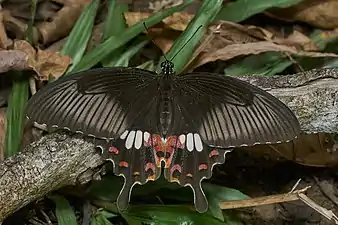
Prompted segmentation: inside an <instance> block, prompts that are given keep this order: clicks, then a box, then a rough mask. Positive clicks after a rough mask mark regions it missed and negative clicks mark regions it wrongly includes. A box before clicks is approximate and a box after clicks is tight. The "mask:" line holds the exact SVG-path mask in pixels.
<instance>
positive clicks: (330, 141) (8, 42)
mask: <svg viewBox="0 0 338 225" xmlns="http://www.w3.org/2000/svg"><path fill="white" fill-rule="evenodd" d="M46 2H48V1H46ZM50 2H52V3H44V5H43V6H44V10H41V8H40V11H39V12H40V14H39V15H40V17H41V18H42V21H41V22H38V23H36V24H35V26H34V34H35V35H34V37H35V39H34V43H35V44H36V43H40V44H41V45H42V47H43V48H42V49H40V48H39V47H37V46H34V47H33V46H31V45H29V44H28V42H25V41H22V40H14V39H11V38H8V37H7V35H6V32H5V31H6V29H7V30H8V29H9V30H11V31H12V32H14V34H15V36H16V38H19V39H20V38H23V36H24V34H25V30H26V27H27V18H28V19H29V16H28V17H27V16H26V18H25V16H22V17H21V18H18V15H20V14H22V11H20V10H23V11H24V8H20V9H19V8H17V9H15V8H10V7H7V8H5V10H4V11H3V12H2V13H1V14H0V21H2V23H0V47H1V50H0V59H3V60H2V61H1V63H0V72H6V71H9V70H12V69H20V70H23V69H29V70H33V71H34V72H35V73H36V78H37V80H39V81H47V80H49V79H50V78H53V79H58V78H59V77H60V76H61V75H62V74H63V73H64V72H65V71H66V69H67V68H68V66H69V65H70V64H71V59H70V57H67V56H60V54H58V53H57V52H56V51H57V50H58V49H59V47H56V48H54V49H53V50H49V51H46V49H44V47H46V48H48V47H50V46H51V45H50V44H52V43H53V42H54V43H53V44H55V46H57V45H58V42H59V41H60V39H61V38H64V37H65V36H67V35H68V34H69V31H70V29H71V27H72V26H73V25H74V23H75V22H76V19H77V18H78V17H79V15H80V13H81V12H82V10H83V7H84V5H85V4H86V1H76V0H72V1H70V0H68V1H67V0H63V1H62V0H59V1H54V5H53V1H50ZM309 2H311V1H303V3H300V4H297V5H296V6H292V7H288V8H285V9H273V10H272V9H270V10H268V11H266V12H265V14H266V15H268V16H271V17H274V18H276V17H277V18H282V19H283V16H284V17H286V18H287V20H288V21H302V22H306V23H308V24H311V25H312V26H316V27H325V28H336V27H338V25H336V21H337V20H336V16H335V15H334V13H333V11H334V10H333V9H336V8H337V6H336V3H334V1H325V4H322V5H321V6H320V4H309ZM55 3H58V4H62V5H63V7H62V10H60V9H59V8H58V10H56V9H57V8H55ZM46 9H48V10H46ZM323 9H326V11H325V10H323ZM328 9H332V10H328ZM18 12H20V13H18ZM41 12H43V13H41ZM306 14H309V15H306ZM323 14H325V15H326V16H323ZM22 15H24V14H22ZM150 15H151V13H144V12H127V13H125V14H124V16H125V19H126V22H127V24H128V26H131V25H133V24H135V23H137V22H139V21H141V20H142V19H145V18H147V17H149V16H150ZM285 15H287V16H285ZM289 15H291V16H289ZM19 17H20V16H19ZM46 18H49V19H50V18H52V20H51V21H49V22H46ZM192 18H193V15H192V14H189V13H186V12H178V13H174V14H173V15H172V16H170V17H167V18H166V19H164V20H163V21H162V23H159V24H157V25H155V26H153V27H150V28H149V34H148V35H149V36H151V37H153V39H154V41H155V42H156V44H157V45H158V47H159V48H160V49H161V50H162V51H163V52H164V53H165V52H167V51H168V50H169V49H170V47H171V46H172V44H173V43H174V41H175V39H176V38H177V36H178V35H179V34H180V33H181V32H182V31H183V30H184V29H185V28H186V27H187V25H188V23H189V21H191V19H192ZM318 18H321V19H318ZM66 21H67V22H69V23H66ZM65 24H67V26H63V25H65ZM10 25H11V26H12V27H14V29H13V28H12V29H10V28H9V27H10ZM13 25H14V26H13ZM99 26H100V24H97V25H96V27H95V28H99ZM60 27H62V29H59V28H60ZM98 32H100V29H98ZM337 33H338V32H336V31H335V30H331V31H325V32H323V38H326V37H329V36H330V38H332V37H337ZM325 35H327V36H325ZM94 38H95V37H92V39H94ZM99 40H100V38H97V37H96V40H94V42H99ZM55 41H57V42H55ZM62 41H63V42H62ZM60 43H61V44H60V46H62V43H64V40H61V41H60ZM87 51H88V50H87ZM266 52H277V53H282V54H285V55H288V57H290V58H291V59H293V60H294V62H296V63H298V62H297V57H300V58H302V57H308V58H331V59H335V58H336V57H337V54H335V53H334V52H332V53H330V52H323V51H321V49H320V47H319V46H317V44H316V43H315V42H314V41H313V40H312V39H311V38H310V37H309V35H308V33H306V32H305V31H303V30H302V29H293V31H292V32H291V34H288V35H285V34H283V32H281V31H280V30H278V29H274V27H260V26H257V25H243V24H239V23H232V22H227V21H215V22H214V23H213V24H211V25H210V26H209V27H208V31H207V33H206V34H205V37H204V39H203V40H202V41H201V42H200V44H199V46H198V47H197V48H196V50H195V52H194V54H193V57H192V59H191V60H190V62H189V63H188V64H187V65H186V68H185V70H187V71H192V70H193V69H196V68H200V67H203V66H205V65H207V64H209V63H212V62H215V61H219V60H220V61H223V62H226V61H231V60H234V59H238V58H245V57H246V56H248V55H259V54H262V53H266ZM0 112H2V111H0ZM0 116H3V115H2V114H0ZM4 126H5V125H4V123H3V124H2V123H1V117H0V157H1V129H4V128H3V127H4ZM28 142H29V141H28ZM246 151H248V152H251V153H252V152H255V154H257V155H259V154H260V153H261V154H263V155H266V154H268V155H270V156H272V158H273V157H274V156H276V158H279V157H280V156H283V157H285V158H286V159H287V160H291V161H295V162H296V163H298V164H302V165H306V166H314V167H328V166H335V165H337V164H338V161H337V142H336V140H335V138H334V137H333V136H330V135H328V134H312V135H309V136H304V138H300V139H298V140H296V141H294V142H291V143H287V144H280V145H275V146H261V147H254V148H247V149H245V148H243V152H246ZM272 152H274V153H272ZM0 161H1V159H0Z"/></svg>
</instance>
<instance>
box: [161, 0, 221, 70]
mask: <svg viewBox="0 0 338 225" xmlns="http://www.w3.org/2000/svg"><path fill="white" fill-rule="evenodd" d="M222 2H223V1H222V0H208V1H203V4H202V6H201V7H200V9H199V10H198V12H197V14H196V15H195V16H194V18H193V19H192V20H191V21H190V23H189V24H188V26H187V28H186V29H185V30H184V32H183V33H182V34H181V35H180V37H179V38H178V39H177V40H176V41H175V42H174V44H173V46H172V47H171V49H170V51H169V52H168V53H167V55H166V57H167V58H168V59H169V60H171V61H172V63H174V66H175V68H174V71H176V72H177V73H179V72H180V71H181V70H182V69H183V67H184V66H185V64H186V63H187V62H188V61H189V59H190V57H191V55H192V54H193V52H194V49H195V47H196V45H197V44H198V42H199V41H200V40H201V38H202V37H203V36H204V33H205V30H206V27H207V26H208V24H209V23H210V22H211V21H212V20H213V19H214V17H215V15H217V13H218V11H219V10H220V8H221V5H222ZM164 60H165V59H164V57H162V59H161V60H160V62H159V64H158V65H157V70H158V71H159V70H160V68H161V62H162V61H164Z"/></svg>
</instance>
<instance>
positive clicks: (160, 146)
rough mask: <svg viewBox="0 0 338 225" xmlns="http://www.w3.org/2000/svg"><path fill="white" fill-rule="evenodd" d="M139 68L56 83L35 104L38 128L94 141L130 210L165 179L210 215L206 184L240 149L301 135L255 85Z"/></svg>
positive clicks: (285, 111) (166, 67) (169, 66)
mask: <svg viewBox="0 0 338 225" xmlns="http://www.w3.org/2000/svg"><path fill="white" fill-rule="evenodd" d="M173 68H174V65H173V63H172V62H171V61H169V60H166V61H163V62H162V63H161V73H156V72H152V71H148V70H143V69H139V68H132V67H114V68H100V69H91V70H87V71H83V72H79V73H75V74H72V75H68V76H66V77H63V78H60V79H59V80H57V81H54V82H53V83H50V84H48V85H46V86H45V87H43V88H42V89H41V90H39V91H38V92H37V93H36V94H34V95H33V96H32V97H31V98H30V100H29V102H28V105H27V110H26V115H27V118H28V119H29V120H31V122H36V123H38V124H45V125H47V127H48V129H49V130H51V131H52V130H55V129H68V130H70V131H72V132H77V133H82V134H84V135H86V136H90V137H93V138H94V139H95V143H96V145H97V147H100V148H101V149H102V150H103V151H102V155H103V157H104V158H105V159H107V160H110V161H111V162H112V163H113V167H114V173H115V174H116V175H118V176H123V177H124V185H123V187H122V189H121V192H120V194H119V196H118V198H117V206H118V208H119V209H120V210H125V209H127V207H128V204H129V200H130V195H131V191H132V188H133V186H134V185H135V184H145V183H146V182H148V181H154V180H156V179H158V178H159V177H160V176H161V172H162V169H163V173H164V177H165V178H166V179H167V180H168V181H169V182H177V183H179V184H180V185H182V186H190V187H191V188H192V190H193V193H194V204H195V208H196V210H197V211H198V212H201V213H202V212H205V211H206V210H207V209H208V201H207V199H206V196H205V194H204V192H203V190H202V187H201V182H202V180H203V179H209V178H210V177H211V175H212V169H213V167H214V165H216V164H222V163H224V161H225V154H226V153H227V152H229V151H231V150H232V149H233V148H235V147H241V146H252V145H256V144H269V143H280V142H286V141H290V140H293V139H294V138H296V137H297V136H298V135H299V134H300V125H299V122H298V120H297V118H296V116H295V115H294V114H293V112H292V111H291V110H290V109H289V108H288V107H287V106H286V105H284V104H283V103H282V102H281V101H279V100H278V99H277V98H275V97H273V96H272V95H270V94H269V93H267V92H265V91H263V90H261V89H259V88H258V87H256V86H253V85H251V84H249V83H246V82H244V81H241V80H239V79H236V78H234V77H230V76H225V75H221V74H213V73H205V72H202V73H201V72H195V73H185V74H179V75H175V73H174V69H173Z"/></svg>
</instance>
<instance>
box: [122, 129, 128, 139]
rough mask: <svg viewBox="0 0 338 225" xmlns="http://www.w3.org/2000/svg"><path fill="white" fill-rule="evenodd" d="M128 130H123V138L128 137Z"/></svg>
mask: <svg viewBox="0 0 338 225" xmlns="http://www.w3.org/2000/svg"><path fill="white" fill-rule="evenodd" d="M128 132H129V131H128V130H126V131H125V132H123V134H121V136H120V138H121V139H122V140H123V139H125V138H126V137H127V134H128Z"/></svg>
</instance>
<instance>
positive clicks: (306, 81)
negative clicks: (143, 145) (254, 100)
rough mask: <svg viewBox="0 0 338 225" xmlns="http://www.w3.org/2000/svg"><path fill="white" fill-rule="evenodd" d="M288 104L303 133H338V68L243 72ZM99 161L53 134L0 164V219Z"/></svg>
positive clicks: (90, 148)
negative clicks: (281, 73)
mask: <svg viewBox="0 0 338 225" xmlns="http://www.w3.org/2000/svg"><path fill="white" fill-rule="evenodd" d="M240 79H242V80H246V81H248V82H250V83H252V84H254V85H257V86H259V87H261V88H263V89H265V90H267V91H268V92H270V93H271V94H273V95H274V96H276V97H277V98H279V99H280V100H281V101H283V102H284V103H285V104H287V105H288V106H289V107H290V108H291V109H292V110H293V111H294V112H295V114H296V115H297V116H298V118H299V120H300V123H301V126H302V129H303V130H304V131H305V132H308V133H311V132H327V133H333V132H338V69H324V70H312V71H308V72H305V73H299V74H294V75H287V76H273V77H266V76H264V77H263V76H246V77H245V76H243V77H240ZM103 163H104V161H103V160H102V159H101V158H100V155H99V154H98V153H97V152H96V150H95V149H94V145H93V144H91V143H88V142H86V141H85V140H83V139H82V138H81V137H80V136H73V137H70V136H68V135H66V134H65V133H60V134H58V133H54V134H50V135H48V136H45V137H43V138H42V139H41V140H39V141H37V142H35V143H32V144H31V145H30V146H27V147H26V148H25V150H24V151H23V152H22V153H20V154H18V155H15V156H13V157H10V158H8V159H6V160H5V161H4V162H2V163H0V222H1V221H2V220H3V219H5V218H6V217H7V216H9V215H10V214H11V213H13V212H15V211H16V210H18V209H20V208H21V207H23V206H25V205H27V204H28V203H30V202H32V201H34V200H36V199H39V198H41V197H43V196H44V195H46V194H47V193H49V192H51V191H53V190H56V189H58V188H60V187H64V186H68V185H74V184H75V183H76V182H78V181H80V180H82V181H81V183H84V182H85V181H90V180H91V177H92V176H93V175H94V174H95V172H96V171H97V169H96V168H97V167H100V166H102V164H103Z"/></svg>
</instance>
